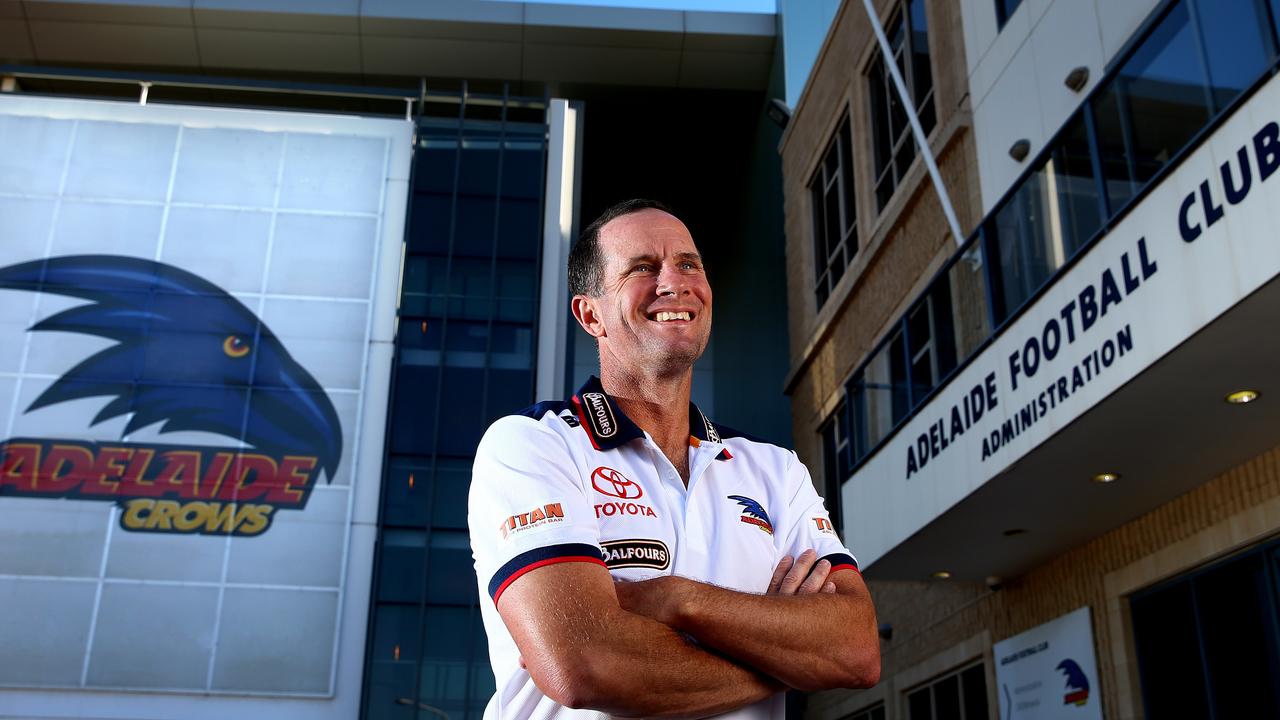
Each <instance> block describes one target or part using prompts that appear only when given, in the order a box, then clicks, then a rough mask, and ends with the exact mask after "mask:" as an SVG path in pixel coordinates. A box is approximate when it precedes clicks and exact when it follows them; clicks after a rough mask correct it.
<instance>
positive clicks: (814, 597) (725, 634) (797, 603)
mask: <svg viewBox="0 0 1280 720" xmlns="http://www.w3.org/2000/svg"><path fill="white" fill-rule="evenodd" d="M614 589H615V591H616V593H617V597H618V603H619V605H621V606H622V608H623V609H624V610H627V611H629V612H632V613H634V614H637V615H642V616H644V617H647V618H651V619H653V620H657V621H658V622H660V623H662V624H663V625H666V626H667V627H670V628H673V629H675V630H677V631H679V632H681V633H685V634H686V635H688V636H690V637H692V638H693V639H695V640H696V641H697V642H698V643H699V644H700V645H702V646H704V647H709V648H711V649H714V650H715V651H717V652H719V653H722V654H723V655H725V656H727V657H730V658H733V659H734V660H736V661H738V662H741V663H744V664H745V665H746V666H748V667H753V668H756V669H758V670H760V671H761V672H764V673H766V674H768V675H770V676H772V677H774V678H777V679H778V680H779V681H781V682H782V683H784V684H786V685H788V686H790V687H794V688H796V689H799V690H823V689H830V688H834V687H870V686H871V685H874V684H875V683H876V682H877V680H878V679H879V676H880V642H879V638H878V636H877V634H876V623H875V609H874V608H873V607H872V605H871V598H870V594H869V593H868V592H867V588H866V585H865V584H864V583H863V582H862V577H861V575H859V574H858V573H857V572H854V571H851V570H850V571H844V572H840V573H837V574H836V575H832V574H831V566H830V564H829V563H826V562H823V561H817V560H816V557H815V553H813V552H811V551H806V552H804V553H802V554H801V555H800V556H799V557H798V558H796V559H795V560H794V561H793V560H791V559H790V558H783V560H782V561H781V562H779V563H778V566H777V567H776V568H775V570H774V573H773V578H772V580H771V581H770V583H769V589H768V592H767V594H765V595H754V594H751V593H741V592H735V591H733V590H727V589H724V588H720V587H716V586H715V585H709V584H707V583H702V582H698V581H695V580H690V579H688V578H683V577H679V576H674V575H669V576H664V577H659V578H654V579H652V580H644V581H641V582H615V583H614ZM746 627H749V628H750V629H751V631H750V632H744V628H746Z"/></svg>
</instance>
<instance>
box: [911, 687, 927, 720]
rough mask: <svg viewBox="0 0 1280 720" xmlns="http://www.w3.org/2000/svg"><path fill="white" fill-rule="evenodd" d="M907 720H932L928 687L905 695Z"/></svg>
mask: <svg viewBox="0 0 1280 720" xmlns="http://www.w3.org/2000/svg"><path fill="white" fill-rule="evenodd" d="M907 720H933V700H932V699H931V698H930V697H929V688H927V687H926V688H923V689H921V690H917V691H915V692H913V693H911V694H910V695H908V696H907Z"/></svg>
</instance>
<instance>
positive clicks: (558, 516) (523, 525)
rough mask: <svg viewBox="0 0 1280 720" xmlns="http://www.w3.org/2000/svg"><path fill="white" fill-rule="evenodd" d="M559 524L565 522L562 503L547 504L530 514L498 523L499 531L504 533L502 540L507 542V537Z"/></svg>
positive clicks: (514, 516) (531, 511) (525, 513)
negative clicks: (550, 524)
mask: <svg viewBox="0 0 1280 720" xmlns="http://www.w3.org/2000/svg"><path fill="white" fill-rule="evenodd" d="M558 522H564V507H562V506H561V505H560V503H547V504H546V505H543V506H542V507H536V508H534V509H532V510H530V511H529V512H522V513H516V514H515V515H512V516H511V517H509V518H507V519H506V520H503V521H502V522H500V523H498V531H499V532H501V533H502V539H503V540H506V539H507V537H509V536H511V535H514V534H516V533H521V532H524V531H526V530H531V529H533V528H535V527H539V526H542V525H546V524H549V523H558Z"/></svg>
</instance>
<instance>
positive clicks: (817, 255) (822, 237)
mask: <svg viewBox="0 0 1280 720" xmlns="http://www.w3.org/2000/svg"><path fill="white" fill-rule="evenodd" d="M809 199H810V202H812V203H813V269H814V274H815V276H816V277H818V278H821V277H822V276H823V274H825V273H826V271H827V238H826V231H827V224H826V222H825V221H824V220H823V216H824V213H823V207H824V206H825V205H826V195H825V194H824V193H823V188H822V173H821V172H819V173H818V176H817V177H815V178H814V180H813V185H812V186H810V195H809ZM818 284H819V286H821V285H822V283H821V282H819V283H818ZM818 306H819V307H821V306H822V302H821V301H819V302H818Z"/></svg>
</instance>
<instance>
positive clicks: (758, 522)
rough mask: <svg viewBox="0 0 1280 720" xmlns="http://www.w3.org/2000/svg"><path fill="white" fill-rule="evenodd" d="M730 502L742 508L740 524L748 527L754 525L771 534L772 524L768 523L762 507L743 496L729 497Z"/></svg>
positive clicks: (767, 516)
mask: <svg viewBox="0 0 1280 720" xmlns="http://www.w3.org/2000/svg"><path fill="white" fill-rule="evenodd" d="M729 499H730V500H737V501H738V504H739V505H741V506H742V507H743V510H742V517H741V518H739V519H740V520H742V522H744V523H747V524H748V525H755V526H756V527H758V528H760V529H761V530H763V531H765V532H767V533H769V534H770V535H772V534H773V523H771V522H769V513H767V512H765V511H764V507H763V506H761V505H760V503H758V502H756V501H755V500H752V499H751V498H749V497H746V496H745V495H730V496H729Z"/></svg>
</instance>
